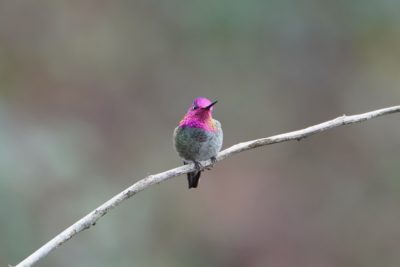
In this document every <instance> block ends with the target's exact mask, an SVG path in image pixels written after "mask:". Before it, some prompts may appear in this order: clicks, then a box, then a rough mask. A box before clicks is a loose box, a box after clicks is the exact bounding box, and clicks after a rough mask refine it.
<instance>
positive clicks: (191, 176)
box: [187, 171, 201, 189]
mask: <svg viewBox="0 0 400 267" xmlns="http://www.w3.org/2000/svg"><path fill="white" fill-rule="evenodd" d="M200 174H201V172H199V171H197V172H190V173H188V174H187V179H188V183H189V189H190V188H197V186H198V184H199V179H200Z"/></svg>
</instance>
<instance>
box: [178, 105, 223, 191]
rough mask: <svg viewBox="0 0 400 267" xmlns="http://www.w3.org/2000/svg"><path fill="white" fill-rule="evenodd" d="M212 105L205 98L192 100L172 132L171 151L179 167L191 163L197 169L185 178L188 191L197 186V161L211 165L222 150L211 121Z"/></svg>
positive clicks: (217, 128) (219, 133)
mask: <svg viewBox="0 0 400 267" xmlns="http://www.w3.org/2000/svg"><path fill="white" fill-rule="evenodd" d="M216 103H217V101H214V102H211V101H210V100H209V99H207V98H205V97H198V98H196V99H195V100H194V101H193V103H192V104H191V106H190V108H189V110H188V111H187V113H186V115H185V116H184V117H183V119H182V120H181V121H180V122H179V126H178V127H176V128H175V131H174V144H175V149H176V151H177V152H178V154H179V156H180V157H181V158H182V159H183V163H184V164H188V163H190V162H193V163H194V164H195V166H196V169H197V170H196V171H194V172H191V173H188V174H187V179H188V182H189V189H190V188H196V187H197V185H198V182H199V179H200V173H201V171H202V170H203V167H202V166H201V164H200V162H199V161H203V160H208V159H211V160H212V161H215V157H216V155H217V154H218V152H219V151H220V150H221V147H222V137H223V134H222V129H221V123H220V122H219V121H217V120H214V119H213V118H212V111H213V106H214V105H215V104H216Z"/></svg>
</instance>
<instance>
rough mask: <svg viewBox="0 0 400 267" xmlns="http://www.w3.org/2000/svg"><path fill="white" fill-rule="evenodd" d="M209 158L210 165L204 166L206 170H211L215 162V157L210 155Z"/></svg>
mask: <svg viewBox="0 0 400 267" xmlns="http://www.w3.org/2000/svg"><path fill="white" fill-rule="evenodd" d="M210 160H211V165H210V166H208V167H207V168H206V169H207V170H211V169H212V168H213V167H214V164H215V162H217V158H216V157H211V158H210Z"/></svg>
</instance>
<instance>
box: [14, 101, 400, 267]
mask: <svg viewBox="0 0 400 267" xmlns="http://www.w3.org/2000/svg"><path fill="white" fill-rule="evenodd" d="M395 112H400V106H394V107H388V108H383V109H379V110H375V111H371V112H367V113H363V114H359V115H352V116H346V115H343V116H341V117H338V118H336V119H333V120H330V121H326V122H323V123H320V124H317V125H314V126H310V127H307V128H305V129H302V130H298V131H294V132H289V133H284V134H279V135H274V136H271V137H266V138H261V139H256V140H252V141H247V142H243V143H239V144H236V145H233V146H231V147H229V148H227V149H225V150H223V151H221V152H220V153H219V154H218V156H217V161H221V160H224V159H226V158H227V157H230V156H232V155H234V154H236V153H239V152H243V151H246V150H250V149H254V148H257V147H261V146H265V145H271V144H276V143H281V142H286V141H290V140H301V139H303V138H306V137H308V136H311V135H313V134H316V133H319V132H323V131H326V130H329V129H332V128H335V127H338V126H342V125H347V124H353V123H357V122H362V121H365V120H369V119H372V118H376V117H379V116H383V115H388V114H391V113H395ZM202 165H203V166H204V167H208V166H210V165H211V161H210V160H208V161H205V162H202ZM194 170H195V167H194V165H193V164H189V165H184V166H181V167H178V168H175V169H171V170H168V171H165V172H161V173H158V174H154V175H149V176H147V177H146V178H144V179H142V180H139V181H138V182H136V183H134V184H133V185H132V186H130V187H128V188H127V189H125V190H124V191H122V192H121V193H119V194H117V195H116V196H114V197H113V198H111V199H110V200H108V201H107V202H105V203H103V204H102V205H100V206H99V207H97V208H96V209H95V210H93V211H92V212H90V213H89V214H87V215H86V216H85V217H83V218H82V219H80V220H79V221H77V222H75V223H74V224H73V225H71V226H70V227H68V228H67V229H65V230H64V231H62V232H61V233H60V234H58V235H57V236H56V237H54V238H53V239H51V240H50V241H49V242H47V243H46V244H44V245H43V246H42V247H41V248H39V249H38V250H36V251H35V252H34V253H32V254H31V255H30V256H29V257H27V258H26V259H24V260H23V261H21V262H20V263H19V264H18V265H16V267H28V266H33V265H34V264H35V263H37V262H38V261H39V260H40V259H42V258H44V257H46V256H47V255H48V254H49V253H50V252H51V251H53V250H54V249H56V248H58V247H59V246H61V245H62V244H64V243H65V242H66V241H68V240H69V239H71V238H72V237H74V236H76V235H77V234H79V233H80V232H82V231H83V230H86V229H89V228H90V227H91V226H92V225H95V223H96V222H97V221H98V220H99V219H100V218H101V217H102V216H104V215H106V214H107V213H108V212H109V211H110V210H112V209H114V208H115V207H117V206H118V205H119V204H121V203H122V202H123V201H125V200H127V199H129V198H131V197H132V196H134V195H135V194H137V193H139V192H140V191H142V190H144V189H146V188H147V187H149V186H151V185H154V184H158V183H161V182H163V181H166V180H168V179H170V178H173V177H176V176H179V175H182V174H185V173H188V172H191V171H194Z"/></svg>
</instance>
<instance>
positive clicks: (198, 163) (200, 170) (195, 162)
mask: <svg viewBox="0 0 400 267" xmlns="http://www.w3.org/2000/svg"><path fill="white" fill-rule="evenodd" d="M193 163H194V167H195V168H196V170H197V171H199V172H202V171H204V166H203V165H202V164H201V163H200V162H199V161H193Z"/></svg>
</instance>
